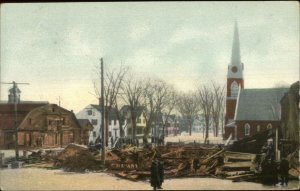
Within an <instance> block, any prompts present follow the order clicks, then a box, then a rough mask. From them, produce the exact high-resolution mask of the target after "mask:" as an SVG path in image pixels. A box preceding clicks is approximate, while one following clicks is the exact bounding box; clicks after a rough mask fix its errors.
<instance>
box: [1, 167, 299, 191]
mask: <svg viewBox="0 0 300 191" xmlns="http://www.w3.org/2000/svg"><path fill="white" fill-rule="evenodd" d="M0 186H1V190H152V188H151V186H150V183H149V182H148V181H138V182H133V181H129V180H125V179H120V178H118V177H115V176H113V175H109V174H106V173H93V172H90V173H68V172H63V171H62V170H46V169H37V168H21V169H4V170H0ZM297 186H299V184H298V181H291V182H290V184H289V187H288V188H289V189H292V188H294V189H295V188H297ZM162 187H163V189H164V190H283V189H286V187H279V186H263V185H262V184H257V183H249V182H239V183H233V182H232V181H229V180H222V179H215V178H179V179H167V180H165V182H164V183H163V186H162Z"/></svg>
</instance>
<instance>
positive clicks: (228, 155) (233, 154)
mask: <svg viewBox="0 0 300 191" xmlns="http://www.w3.org/2000/svg"><path fill="white" fill-rule="evenodd" d="M224 157H226V158H228V159H240V160H254V159H255V157H256V155H255V154H251V153H240V152H230V151H226V152H224Z"/></svg>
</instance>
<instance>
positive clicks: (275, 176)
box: [270, 158, 278, 186]
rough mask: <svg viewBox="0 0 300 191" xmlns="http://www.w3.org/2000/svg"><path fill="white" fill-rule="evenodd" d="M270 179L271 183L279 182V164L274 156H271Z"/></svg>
mask: <svg viewBox="0 0 300 191" xmlns="http://www.w3.org/2000/svg"><path fill="white" fill-rule="evenodd" d="M270 167H271V169H270V175H271V177H270V179H271V184H272V185H273V186H275V185H276V184H277V183H278V171H277V164H276V162H275V160H273V158H271V164H270Z"/></svg>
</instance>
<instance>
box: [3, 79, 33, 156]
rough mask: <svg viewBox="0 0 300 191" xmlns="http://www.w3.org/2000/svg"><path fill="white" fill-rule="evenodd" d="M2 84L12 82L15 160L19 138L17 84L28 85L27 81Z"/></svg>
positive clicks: (17, 154)
mask: <svg viewBox="0 0 300 191" xmlns="http://www.w3.org/2000/svg"><path fill="white" fill-rule="evenodd" d="M2 84H13V95H14V114H15V121H14V127H15V136H16V141H15V151H16V161H18V160H19V145H18V143H19V141H18V140H19V139H18V132H19V126H18V122H17V120H18V112H17V104H18V103H17V93H16V91H17V84H24V85H29V83H16V82H15V81H13V82H12V83H2Z"/></svg>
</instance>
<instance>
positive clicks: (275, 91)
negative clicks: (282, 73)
mask: <svg viewBox="0 0 300 191" xmlns="http://www.w3.org/2000/svg"><path fill="white" fill-rule="evenodd" d="M287 91H288V88H268V89H241V91H240V93H239V96H238V101H237V105H236V113H235V117H234V120H235V121H246V120H247V121H278V120H280V110H281V108H280V100H281V99H282V97H283V96H284V94H285V93H286V92H287Z"/></svg>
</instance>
